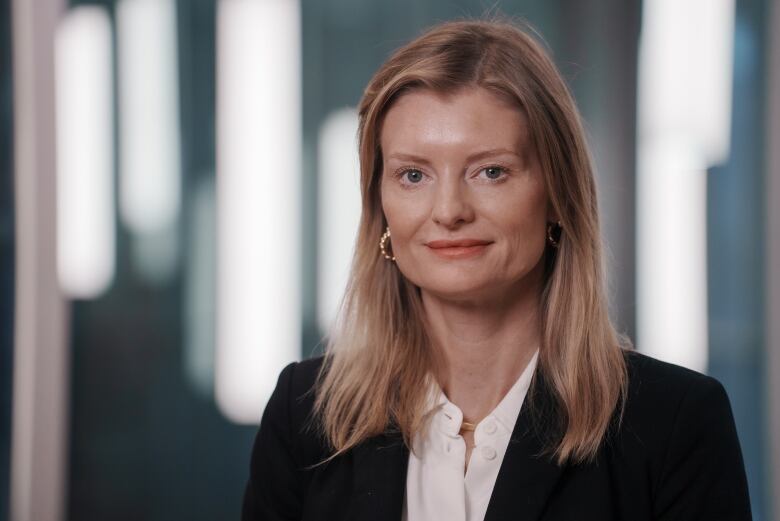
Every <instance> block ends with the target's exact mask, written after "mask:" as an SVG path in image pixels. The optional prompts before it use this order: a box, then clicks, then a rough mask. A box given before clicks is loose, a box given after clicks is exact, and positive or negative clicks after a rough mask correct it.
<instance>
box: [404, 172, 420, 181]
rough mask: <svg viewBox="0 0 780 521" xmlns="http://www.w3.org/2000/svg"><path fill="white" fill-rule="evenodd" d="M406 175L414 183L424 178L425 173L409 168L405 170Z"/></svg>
mask: <svg viewBox="0 0 780 521" xmlns="http://www.w3.org/2000/svg"><path fill="white" fill-rule="evenodd" d="M404 176H405V177H406V179H408V180H409V181H411V182H412V183H419V182H420V181H422V178H423V174H422V172H420V171H419V170H407V171H406V172H404Z"/></svg>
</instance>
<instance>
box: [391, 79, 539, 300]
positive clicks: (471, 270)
mask: <svg viewBox="0 0 780 521" xmlns="http://www.w3.org/2000/svg"><path fill="white" fill-rule="evenodd" d="M380 145H381V148H382V155H383V170H382V181H381V194H382V208H383V211H384V214H385V217H386V219H387V222H388V225H389V227H390V233H391V237H390V249H391V250H392V253H393V255H395V257H396V262H397V264H398V268H399V269H400V270H401V273H403V275H404V276H405V277H407V278H408V279H409V280H410V281H411V282H412V283H414V284H416V285H417V286H419V287H420V288H421V289H422V290H423V291H427V292H429V293H431V294H434V295H437V296H439V297H441V298H445V299H451V300H458V301H469V302H471V301H474V302H478V301H485V300H493V299H496V298H501V297H503V296H506V295H510V294H516V291H517V290H518V289H522V288H523V287H534V289H538V287H537V286H536V285H535V284H536V283H538V282H540V281H541V273H542V269H543V263H542V255H543V253H544V248H545V243H546V233H547V228H546V225H547V221H548V220H554V219H552V218H551V216H550V215H548V202H547V194H546V191H545V186H544V180H543V178H542V172H541V171H540V169H539V166H538V162H537V160H536V157H535V154H534V152H533V150H532V146H531V139H530V135H529V129H528V126H527V123H526V119H525V116H524V114H523V112H522V111H521V110H520V109H519V108H517V107H515V106H513V105H510V104H509V103H507V102H506V101H504V100H502V99H501V98H499V97H498V96H497V95H495V94H493V93H491V92H490V91H488V90H486V89H483V88H471V89H465V90H462V91H459V92H458V93H456V94H452V95H449V96H445V95H442V94H440V93H436V92H434V91H431V90H427V89H420V90H415V91H411V92H410V93H407V94H404V95H402V96H401V97H400V98H399V99H397V100H396V101H395V102H394V104H393V105H392V107H391V108H390V109H389V110H388V112H387V114H386V115H385V119H384V122H383V124H382V127H381V135H380ZM451 241H455V242H451ZM458 241H466V242H458Z"/></svg>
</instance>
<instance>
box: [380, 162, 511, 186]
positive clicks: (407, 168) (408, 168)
mask: <svg viewBox="0 0 780 521" xmlns="http://www.w3.org/2000/svg"><path fill="white" fill-rule="evenodd" d="M489 168H498V169H499V170H501V171H502V172H503V173H504V174H505V175H503V176H502V177H499V178H498V179H490V178H486V179H485V180H486V181H487V182H488V183H490V184H498V183H502V182H504V181H506V179H507V174H509V168H508V167H506V166H504V165H502V164H500V163H494V164H490V165H487V166H483V167H482V168H480V169H479V170H478V171H477V172H478V173H479V172H482V171H483V170H487V169H489ZM412 170H416V171H418V172H420V173H422V174H423V175H425V174H424V173H423V171H422V169H421V168H417V167H416V166H413V165H407V166H402V167H401V168H399V169H398V170H396V171H395V173H394V174H393V176H394V177H395V178H396V179H399V180H400V179H401V178H402V177H403V176H404V175H405V174H407V173H408V172H410V171H412ZM415 184H417V183H411V186H414V185H415Z"/></svg>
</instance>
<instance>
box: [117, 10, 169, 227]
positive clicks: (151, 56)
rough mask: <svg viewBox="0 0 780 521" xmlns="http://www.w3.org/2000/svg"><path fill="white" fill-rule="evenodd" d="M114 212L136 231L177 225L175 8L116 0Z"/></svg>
mask: <svg viewBox="0 0 780 521" xmlns="http://www.w3.org/2000/svg"><path fill="white" fill-rule="evenodd" d="M116 23H117V56H118V70H119V110H120V112H119V122H120V127H119V146H120V149H119V158H120V162H119V166H120V168H119V188H120V192H119V203H120V205H119V209H120V213H121V217H122V220H123V221H124V223H125V224H126V225H127V227H128V228H129V229H130V230H131V231H132V232H134V233H136V234H145V233H155V232H159V231H160V230H164V229H165V228H168V227H170V226H171V224H172V223H173V222H175V220H176V218H177V216H178V214H179V207H180V205H181V186H180V185H181V174H180V158H179V153H180V144H179V143H180V136H179V99H178V82H177V75H178V66H177V61H176V6H175V4H174V1H173V0H120V1H119V2H118V3H117V6H116Z"/></svg>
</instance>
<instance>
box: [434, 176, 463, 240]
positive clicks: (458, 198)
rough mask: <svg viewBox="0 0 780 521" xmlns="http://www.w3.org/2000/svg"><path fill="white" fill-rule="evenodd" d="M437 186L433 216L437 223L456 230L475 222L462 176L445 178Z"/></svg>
mask: <svg viewBox="0 0 780 521" xmlns="http://www.w3.org/2000/svg"><path fill="white" fill-rule="evenodd" d="M437 185H438V186H437V188H436V193H435V200H434V202H433V209H432V215H431V217H432V218H433V221H434V222H435V223H437V224H441V225H442V226H445V227H447V228H454V227H457V226H459V225H461V224H463V223H467V222H471V221H473V220H474V209H473V208H472V206H471V204H470V202H469V200H468V188H467V187H466V186H465V183H464V182H463V180H462V179H460V176H443V177H442V180H441V181H440V182H439V183H437Z"/></svg>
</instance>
